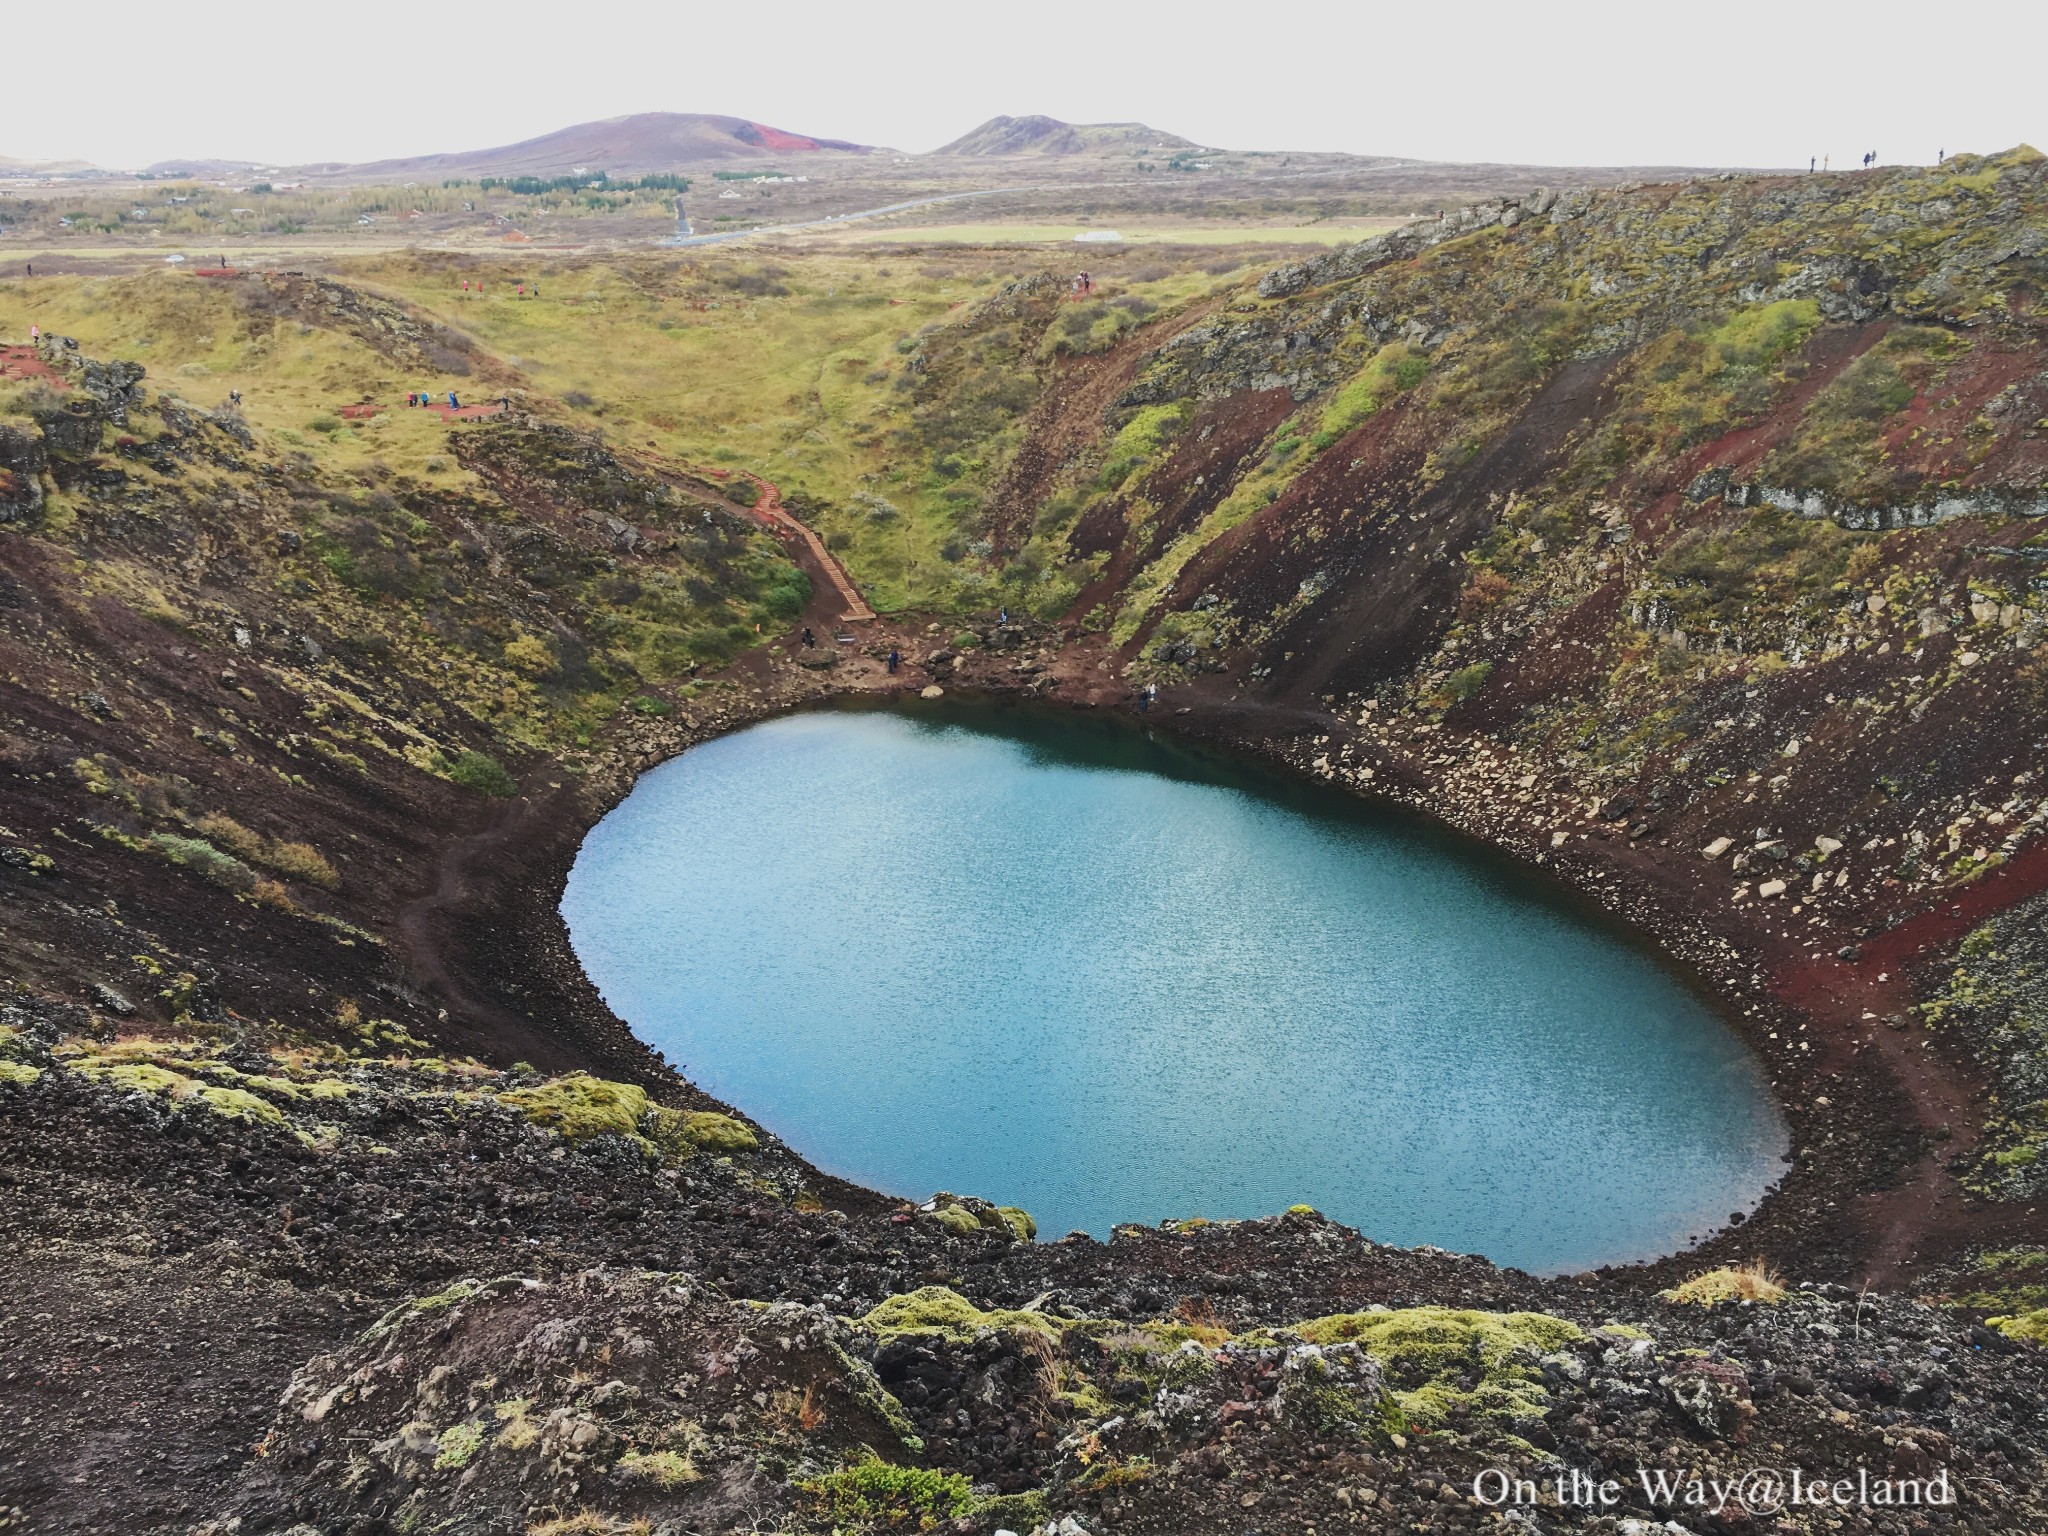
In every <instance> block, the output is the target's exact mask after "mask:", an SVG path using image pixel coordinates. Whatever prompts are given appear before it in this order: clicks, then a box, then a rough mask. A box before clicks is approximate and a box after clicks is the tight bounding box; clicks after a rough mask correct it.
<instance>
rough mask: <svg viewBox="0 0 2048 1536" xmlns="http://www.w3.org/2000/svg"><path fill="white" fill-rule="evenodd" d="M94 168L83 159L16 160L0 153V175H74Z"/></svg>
mask: <svg viewBox="0 0 2048 1536" xmlns="http://www.w3.org/2000/svg"><path fill="white" fill-rule="evenodd" d="M96 169H98V167H96V166H94V165H92V164H91V163H90V162H88V161H85V160H16V159H14V158H13V157H12V156H10V155H0V176H76V175H79V174H81V173H82V172H85V171H91V170H96Z"/></svg>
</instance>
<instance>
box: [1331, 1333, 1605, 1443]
mask: <svg viewBox="0 0 2048 1536" xmlns="http://www.w3.org/2000/svg"><path fill="white" fill-rule="evenodd" d="M1293 1331H1294V1332H1295V1333H1297V1334H1299V1335H1300V1336H1301V1337H1302V1338H1304V1339H1306V1340H1307V1341H1308V1342H1309V1343H1311V1344H1337V1343H1345V1342H1356V1343H1358V1344H1359V1345H1361V1346H1363V1347H1364V1349H1365V1350H1366V1352H1367V1353H1369V1354H1371V1355H1372V1356H1373V1357H1374V1358H1375V1359H1377V1360H1378V1361H1379V1362H1380V1363H1381V1364H1382V1365H1383V1366H1384V1367H1385V1368H1386V1372H1387V1384H1388V1386H1389V1387H1390V1388H1392V1389H1393V1392H1394V1399H1395V1401H1396V1402H1397V1403H1398V1404H1399V1405H1400V1408H1401V1411H1402V1413H1403V1414H1404V1415H1405V1416H1406V1417H1407V1418H1408V1420H1409V1421H1410V1422H1411V1423H1416V1424H1420V1425H1423V1426H1425V1427H1430V1428H1434V1427H1437V1426H1441V1425H1444V1424H1447V1423H1449V1422H1451V1421H1452V1420H1453V1419H1454V1418H1464V1417H1471V1418H1493V1419H1517V1418H1530V1417H1537V1416H1540V1415H1541V1414H1542V1412H1543V1410H1544V1407H1545V1406H1546V1397H1545V1393H1544V1390H1543V1387H1542V1385H1541V1380H1542V1372H1541V1366H1540V1361H1541V1359H1542V1357H1543V1356H1544V1355H1546V1354H1549V1353H1551V1352H1553V1351H1555V1350H1559V1349H1562V1348H1564V1347H1565V1346H1566V1345H1568V1344H1575V1343H1577V1342H1578V1341H1580V1340H1581V1339H1583V1338H1584V1337H1585V1334H1584V1332H1582V1331H1581V1330H1580V1328H1579V1327H1578V1326H1577V1325H1576V1324H1574V1323H1569V1322H1566V1321H1565V1320H1564V1319H1563V1318H1559V1317H1551V1316H1549V1315H1548V1314H1547V1313H1542V1312H1465V1311H1456V1310H1453V1309H1451V1308H1449V1307H1405V1308H1402V1309H1400V1310H1398V1311H1391V1312H1342V1313H1338V1314H1335V1315H1334V1316H1330V1317H1318V1318H1314V1319H1311V1320H1310V1321H1308V1322H1305V1323H1302V1324H1299V1325H1298V1326H1297V1327H1296V1328H1295V1329H1294V1330H1293Z"/></svg>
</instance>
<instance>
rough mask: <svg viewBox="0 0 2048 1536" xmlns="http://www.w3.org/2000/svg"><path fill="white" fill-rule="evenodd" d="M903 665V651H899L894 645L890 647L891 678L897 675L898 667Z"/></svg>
mask: <svg viewBox="0 0 2048 1536" xmlns="http://www.w3.org/2000/svg"><path fill="white" fill-rule="evenodd" d="M902 664H903V653H902V652H901V651H899V650H897V649H896V647H895V646H893V645H892V646H890V647H889V675H890V676H891V677H894V676H895V675H896V669H897V667H899V666H901V665H902Z"/></svg>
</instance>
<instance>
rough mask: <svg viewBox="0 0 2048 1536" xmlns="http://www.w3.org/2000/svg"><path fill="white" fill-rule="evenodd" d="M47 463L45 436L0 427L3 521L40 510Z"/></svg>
mask: <svg viewBox="0 0 2048 1536" xmlns="http://www.w3.org/2000/svg"><path fill="white" fill-rule="evenodd" d="M48 465H49V458H48V455H47V453H46V452H45V450H44V447H43V440H42V438H40V437H37V436H32V435H31V434H29V433H28V432H25V431H23V430H22V429H21V428H19V427H7V426H0V523H17V522H20V521H22V520H23V519H25V518H30V517H34V516H35V515H36V513H37V512H38V511H39V510H41V508H42V505H43V482H42V474H43V471H44V470H45V469H46V468H47V467H48Z"/></svg>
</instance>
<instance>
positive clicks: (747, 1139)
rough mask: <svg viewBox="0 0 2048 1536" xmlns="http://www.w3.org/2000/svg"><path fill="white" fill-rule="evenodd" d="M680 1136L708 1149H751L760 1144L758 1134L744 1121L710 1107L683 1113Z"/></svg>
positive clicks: (714, 1150)
mask: <svg viewBox="0 0 2048 1536" xmlns="http://www.w3.org/2000/svg"><path fill="white" fill-rule="evenodd" d="M683 1139H684V1140H685V1141H687V1142H689V1143H690V1145H691V1146H693V1147H702V1148H704V1149H705V1150H706V1151H707V1152H752V1151H753V1150H754V1149H755V1148H756V1147H758V1146H760V1145H761V1138H760V1137H759V1136H756V1135H755V1134H754V1128H753V1127H752V1126H751V1125H748V1124H747V1123H746V1121H744V1120H736V1119H734V1118H733V1117H732V1116H731V1115H721V1114H720V1113H718V1111H716V1110H713V1109H696V1110H692V1111H690V1113H688V1114H686V1115H684V1116H683Z"/></svg>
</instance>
